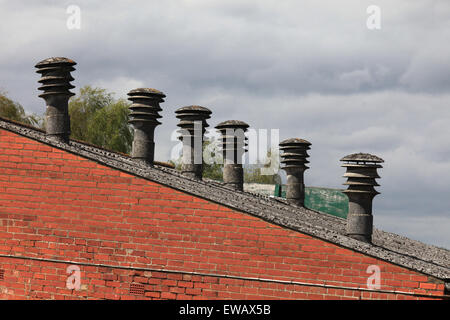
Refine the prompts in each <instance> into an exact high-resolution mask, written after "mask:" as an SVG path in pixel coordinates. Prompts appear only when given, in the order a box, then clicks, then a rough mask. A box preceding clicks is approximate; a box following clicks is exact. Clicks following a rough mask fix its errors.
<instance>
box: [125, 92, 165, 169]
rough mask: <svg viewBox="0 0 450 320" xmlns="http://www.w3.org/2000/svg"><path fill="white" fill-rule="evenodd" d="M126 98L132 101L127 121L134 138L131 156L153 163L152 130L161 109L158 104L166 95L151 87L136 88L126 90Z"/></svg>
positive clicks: (156, 123) (153, 144) (153, 143)
mask: <svg viewBox="0 0 450 320" xmlns="http://www.w3.org/2000/svg"><path fill="white" fill-rule="evenodd" d="M128 96H129V97H128V100H130V101H131V102H132V104H131V106H130V115H129V120H128V123H130V124H131V125H132V126H133V128H134V139H133V145H132V150H131V157H132V158H134V159H136V160H138V161H142V162H143V163H145V164H149V165H153V161H154V156H155V142H154V132H155V128H156V126H157V125H159V124H161V122H159V121H158V120H157V119H159V118H161V116H160V115H159V113H158V112H159V111H162V109H161V107H160V106H159V104H160V103H161V102H164V98H165V97H166V95H165V94H164V93H162V92H161V91H158V90H156V89H151V88H138V89H134V90H131V91H130V92H128Z"/></svg>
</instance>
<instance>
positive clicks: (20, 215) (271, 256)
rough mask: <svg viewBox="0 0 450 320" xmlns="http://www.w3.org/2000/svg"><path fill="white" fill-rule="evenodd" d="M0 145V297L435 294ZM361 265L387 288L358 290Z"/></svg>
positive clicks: (394, 271)
mask: <svg viewBox="0 0 450 320" xmlns="http://www.w3.org/2000/svg"><path fill="white" fill-rule="evenodd" d="M0 150H1V152H0V270H4V275H3V278H0V298H1V299H27V298H30V299H36V298H37V299H74V298H83V299H84V298H88V299H97V298H101V299H103V298H106V299H145V298H158V299H159V298H163V299H175V298H177V299H214V298H219V299H228V298H233V299H234V298H237V299H265V298H266V299H275V298H281V299H423V298H427V297H426V296H427V295H428V296H430V297H433V296H434V297H436V298H439V296H441V295H443V293H444V284H443V282H442V281H441V280H438V279H434V278H432V277H429V276H427V275H424V274H420V273H417V272H414V271H411V270H408V269H406V268H403V267H400V266H396V265H393V264H391V263H387V262H385V261H382V260H380V259H375V258H372V257H369V256H367V255H363V254H361V253H358V252H355V251H353V250H349V249H345V248H342V247H339V246H337V245H334V244H332V243H328V242H325V241H323V240H320V239H316V238H313V237H311V236H308V235H305V234H301V233H299V232H297V231H292V230H289V229H286V228H281V227H279V226H276V225H274V224H271V223H269V222H266V221H263V220H261V219H259V218H256V217H253V216H251V215H248V214H246V213H242V212H238V211H235V210H231V209H229V208H227V207H224V206H221V205H218V204H215V203H212V202H209V201H206V200H203V199H200V198H197V197H193V196H191V195H188V194H185V193H182V192H179V191H177V190H174V189H171V188H168V187H165V186H162V185H159V184H156V183H153V182H151V181H147V180H145V179H142V178H140V177H135V176H132V175H129V174H127V173H124V172H120V171H118V170H115V169H111V168H108V167H105V166H103V165H100V164H97V163H95V162H93V161H91V160H87V159H84V158H82V157H79V156H76V155H73V154H70V153H68V152H65V151H62V150H59V149H56V148H52V147H50V146H47V145H44V144H42V143H39V142H36V141H34V140H31V139H29V138H25V137H22V136H19V135H17V134H14V133H11V132H9V131H6V130H2V129H0ZM12 256H13V257H12ZM21 257H23V258H21ZM30 258H31V259H30ZM39 259H40V260H39ZM69 265H77V266H79V267H80V270H81V290H79V291H76V290H69V289H67V288H66V279H67V277H68V274H67V273H66V268H67V267H68V266H69ZM370 265H378V266H379V267H380V269H381V289H380V290H381V291H396V293H387V292H375V291H373V292H369V291H362V290H358V288H364V289H366V290H367V279H368V277H369V276H370V274H368V273H366V270H367V268H368V266H370ZM133 268H134V269H133ZM156 270H160V271H159V272H158V271H156ZM168 271H172V272H168ZM192 273H194V274H192ZM195 273H196V274H195ZM226 276H228V277H235V278H227V277H226ZM246 278H252V279H246ZM256 278H261V279H266V281H262V280H257V279H256ZM286 281H288V282H289V281H293V282H296V283H297V284H287V283H285V282H286ZM133 283H136V284H143V286H138V288H141V289H142V293H139V294H131V293H130V285H131V284H133ZM306 283H310V284H313V285H314V286H309V285H306ZM317 285H322V286H323V287H319V286H317ZM352 288H354V289H352ZM138 291H139V292H141V291H140V290H138ZM400 292H403V293H405V292H408V293H415V294H417V295H416V296H414V295H408V294H401V293H400Z"/></svg>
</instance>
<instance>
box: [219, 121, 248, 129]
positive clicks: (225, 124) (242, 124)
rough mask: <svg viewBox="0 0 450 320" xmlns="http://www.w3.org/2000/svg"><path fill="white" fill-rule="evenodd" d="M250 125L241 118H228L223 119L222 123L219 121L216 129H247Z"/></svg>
mask: <svg viewBox="0 0 450 320" xmlns="http://www.w3.org/2000/svg"><path fill="white" fill-rule="evenodd" d="M248 127H250V126H249V125H248V124H247V123H245V122H244V121H240V120H227V121H223V122H221V123H219V124H218V125H217V126H216V129H226V128H242V129H247V128H248Z"/></svg>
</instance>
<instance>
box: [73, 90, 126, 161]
mask: <svg viewBox="0 0 450 320" xmlns="http://www.w3.org/2000/svg"><path fill="white" fill-rule="evenodd" d="M129 105H130V104H129V103H128V102H127V101H126V100H124V99H118V100H116V99H114V98H113V96H112V93H107V92H106V90H105V89H100V88H92V87H90V86H85V87H83V88H81V89H80V94H79V95H78V96H75V97H74V98H73V99H72V100H71V101H70V103H69V115H70V130H71V136H70V137H71V138H72V139H78V140H82V141H86V142H89V143H92V144H94V145H96V146H99V147H103V148H106V149H109V150H113V151H118V152H123V153H129V152H130V150H131V144H132V141H133V133H132V130H131V128H130V126H129V125H128V122H127V121H128V113H129V110H128V107H129Z"/></svg>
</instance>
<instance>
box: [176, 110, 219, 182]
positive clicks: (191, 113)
mask: <svg viewBox="0 0 450 320" xmlns="http://www.w3.org/2000/svg"><path fill="white" fill-rule="evenodd" d="M175 114H176V117H177V118H178V119H180V122H179V123H178V127H180V129H179V133H180V140H181V141H182V142H183V155H182V159H181V172H182V173H183V174H184V175H186V176H188V177H191V178H195V179H200V180H201V179H202V175H203V141H204V135H205V132H206V128H207V127H208V126H209V125H208V123H207V122H206V120H207V119H209V118H210V115H211V110H209V109H208V108H204V107H201V106H187V107H182V108H179V109H178V110H176V111H175Z"/></svg>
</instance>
